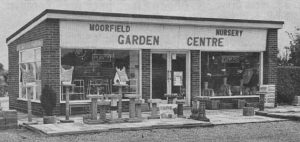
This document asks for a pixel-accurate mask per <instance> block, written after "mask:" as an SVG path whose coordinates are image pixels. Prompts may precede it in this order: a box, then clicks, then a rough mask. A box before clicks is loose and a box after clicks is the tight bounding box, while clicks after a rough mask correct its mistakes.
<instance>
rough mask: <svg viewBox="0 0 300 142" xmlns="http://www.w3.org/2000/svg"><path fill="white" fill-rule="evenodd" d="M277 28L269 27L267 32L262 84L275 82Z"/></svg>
mask: <svg viewBox="0 0 300 142" xmlns="http://www.w3.org/2000/svg"><path fill="white" fill-rule="evenodd" d="M277 43H278V40H277V29H269V30H268V33H267V47H266V51H265V52H264V67H263V69H264V76H263V78H264V79H263V83H264V84H276V82H277V77H276V67H277V53H278V44H277Z"/></svg>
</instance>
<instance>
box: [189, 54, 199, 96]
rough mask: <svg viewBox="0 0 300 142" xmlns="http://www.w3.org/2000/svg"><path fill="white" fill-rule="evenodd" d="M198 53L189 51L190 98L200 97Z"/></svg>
mask: <svg viewBox="0 0 300 142" xmlns="http://www.w3.org/2000/svg"><path fill="white" fill-rule="evenodd" d="M199 58H200V51H199V50H191V98H192V99H193V98H194V97H195V96H199V95H200V89H199V88H200V66H199Z"/></svg>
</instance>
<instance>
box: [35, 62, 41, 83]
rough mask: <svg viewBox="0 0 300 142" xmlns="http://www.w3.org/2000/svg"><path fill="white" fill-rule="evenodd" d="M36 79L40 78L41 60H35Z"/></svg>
mask: <svg viewBox="0 0 300 142" xmlns="http://www.w3.org/2000/svg"><path fill="white" fill-rule="evenodd" d="M35 69H36V71H35V72H36V80H41V62H35Z"/></svg>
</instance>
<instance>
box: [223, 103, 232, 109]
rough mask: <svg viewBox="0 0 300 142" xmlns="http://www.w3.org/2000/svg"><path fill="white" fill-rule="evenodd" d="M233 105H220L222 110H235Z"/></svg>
mask: <svg viewBox="0 0 300 142" xmlns="http://www.w3.org/2000/svg"><path fill="white" fill-rule="evenodd" d="M233 108H234V105H233V103H220V109H233Z"/></svg>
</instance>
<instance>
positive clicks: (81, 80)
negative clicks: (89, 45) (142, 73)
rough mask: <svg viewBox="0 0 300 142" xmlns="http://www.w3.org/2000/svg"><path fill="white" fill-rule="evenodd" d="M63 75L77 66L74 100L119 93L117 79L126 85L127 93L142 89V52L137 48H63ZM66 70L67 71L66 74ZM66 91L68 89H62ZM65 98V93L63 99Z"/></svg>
mask: <svg viewBox="0 0 300 142" xmlns="http://www.w3.org/2000/svg"><path fill="white" fill-rule="evenodd" d="M61 54H62V56H61V57H62V59H61V63H62V68H63V69H62V72H61V76H62V77H63V78H64V77H65V76H64V75H67V74H65V73H67V71H68V70H69V69H71V67H74V70H73V72H72V83H73V84H75V85H76V87H75V88H74V94H73V95H71V96H70V99H71V100H72V99H73V100H78V99H79V100H80V99H87V98H86V97H85V96H86V95H87V94H97V93H99V94H112V93H118V91H119V88H118V86H114V85H113V84H114V82H116V81H117V79H116V78H115V77H116V75H117V76H118V77H119V80H118V81H119V82H118V83H120V82H121V83H122V81H124V84H126V87H122V92H123V93H138V92H139V87H138V84H139V51H133V50H94V49H85V50H81V49H80V50H78V49H76V50H75V49H62V50H61ZM64 72H65V73H64ZM62 90H63V92H62V93H65V89H62ZM64 99H65V97H64V95H62V100H64Z"/></svg>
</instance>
